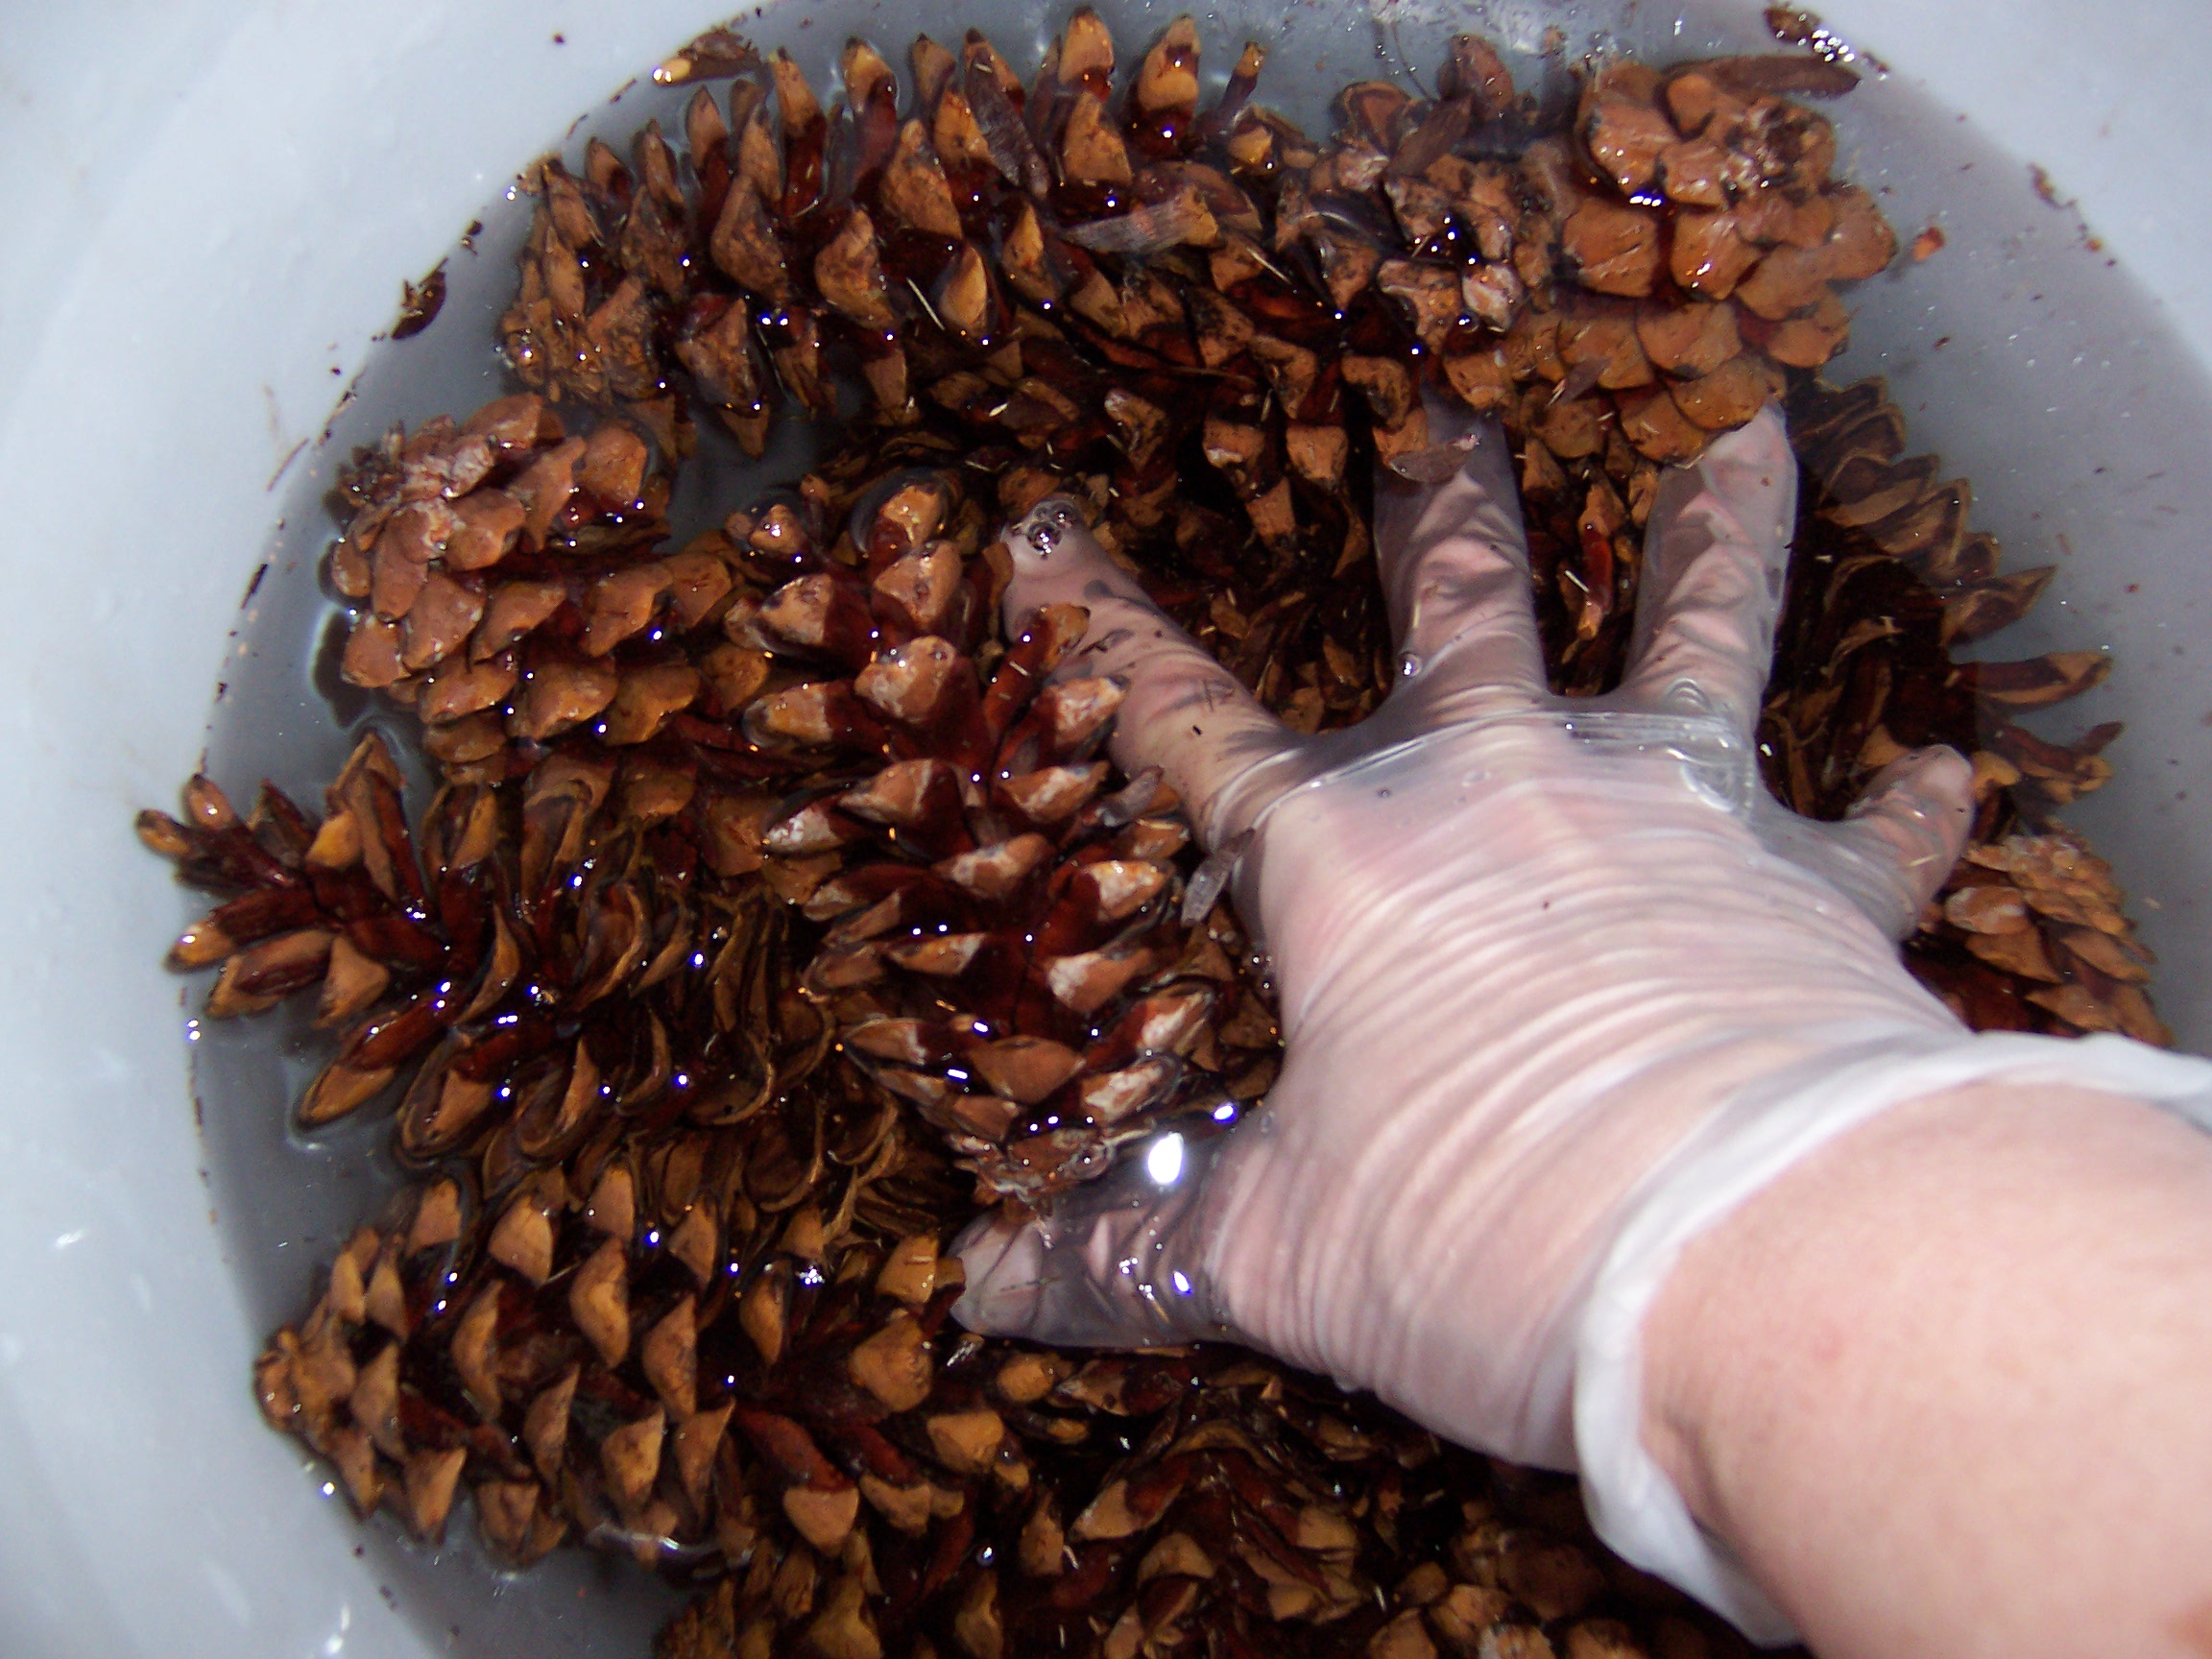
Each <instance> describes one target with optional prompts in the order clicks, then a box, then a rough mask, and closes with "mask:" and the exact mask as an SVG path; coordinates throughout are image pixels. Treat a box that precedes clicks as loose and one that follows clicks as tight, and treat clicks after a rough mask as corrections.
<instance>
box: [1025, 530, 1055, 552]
mask: <svg viewBox="0 0 2212 1659" xmlns="http://www.w3.org/2000/svg"><path fill="white" fill-rule="evenodd" d="M1059 544H1060V532H1059V531H1058V530H1057V529H1055V528H1054V527H1053V526H1051V525H1049V524H1032V525H1030V526H1029V545H1030V546H1032V547H1034V548H1036V549H1037V551H1038V552H1040V553H1049V552H1051V551H1052V549H1053V548H1055V547H1057V546H1058V545H1059Z"/></svg>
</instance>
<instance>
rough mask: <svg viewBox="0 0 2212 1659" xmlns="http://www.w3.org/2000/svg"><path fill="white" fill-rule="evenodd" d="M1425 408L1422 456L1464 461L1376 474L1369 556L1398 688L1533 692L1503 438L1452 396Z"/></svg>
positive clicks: (1539, 677)
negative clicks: (1425, 475)
mask: <svg viewBox="0 0 2212 1659" xmlns="http://www.w3.org/2000/svg"><path fill="white" fill-rule="evenodd" d="M1427 410H1428V416H1429V431H1430V435H1431V437H1432V438H1434V439H1436V440H1437V443H1436V444H1435V445H1433V446H1432V447H1431V449H1430V450H1428V451H1427V452H1426V453H1425V455H1424V457H1423V459H1424V460H1429V461H1431V462H1433V463H1435V464H1436V465H1437V467H1438V469H1442V468H1445V467H1452V460H1453V457H1454V454H1455V451H1456V452H1457V453H1458V454H1460V455H1461V456H1463V459H1460V460H1459V462H1458V465H1457V466H1456V467H1455V468H1453V469H1452V470H1450V471H1449V472H1448V473H1446V474H1445V475H1444V476H1443V477H1441V478H1439V479H1435V480H1433V481H1431V482H1428V483H1419V482H1415V481H1414V480H1412V479H1409V478H1407V477H1404V476H1402V475H1401V474H1399V473H1398V472H1396V471H1393V470H1391V469H1387V468H1382V467H1378V468H1377V469H1376V473H1375V560H1376V566H1377V570H1378V573H1379V574H1380V575H1381V577H1382V581H1383V600H1384V602H1385V604H1386V605H1387V607H1388V610H1389V617H1390V636H1391V637H1392V638H1393V639H1395V640H1396V641H1397V645H1398V665H1399V670H1400V678H1399V680H1398V681H1397V683H1396V693H1397V694H1399V695H1404V694H1406V693H1407V692H1409V691H1413V690H1415V689H1416V688H1419V689H1420V690H1422V691H1427V692H1430V693H1431V694H1433V688H1434V687H1437V686H1439V685H1450V686H1451V687H1453V688H1455V689H1458V688H1466V687H1475V686H1497V687H1502V688H1504V689H1507V690H1510V691H1513V692H1517V693H1519V694H1520V695H1521V697H1522V698H1524V699H1527V700H1533V699H1535V698H1538V697H1541V696H1542V695H1543V694H1544V692H1545V688H1546V686H1545V677H1544V655H1543V651H1542V649H1541V647H1540V646H1539V645H1538V643H1537V638H1536V618H1535V613H1534V609H1533V607H1532V605H1531V603H1530V593H1529V576H1528V537H1527V531H1526V530H1525V529H1524V528H1523V526H1522V522H1521V495H1520V492H1519V490H1518V489H1517V488H1516V486H1515V482H1514V476H1513V456H1512V452H1511V451H1510V450H1509V449H1508V448H1507V447H1506V444H1505V434H1504V432H1503V429H1502V428H1501V427H1500V426H1499V424H1498V422H1497V421H1491V420H1481V419H1479V418H1478V417H1477V416H1476V415H1475V414H1474V413H1473V412H1472V411H1470V410H1469V409H1467V408H1466V406H1465V405H1463V404H1461V403H1459V402H1458V401H1457V400H1456V399H1453V400H1451V401H1449V402H1447V401H1446V400H1445V399H1443V398H1440V397H1429V398H1428V399H1427ZM1462 445H1464V446H1465V447H1463V448H1462V447H1460V446H1462Z"/></svg>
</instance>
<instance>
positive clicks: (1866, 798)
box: [1752, 746, 1974, 939]
mask: <svg viewBox="0 0 2212 1659" xmlns="http://www.w3.org/2000/svg"><path fill="white" fill-rule="evenodd" d="M1760 799H1761V801H1762V803H1764V805H1761V806H1760V807H1759V808H1758V809H1757V810H1756V811H1755V812H1754V815H1753V818H1752V828H1753V829H1755V830H1756V831H1757V833H1758V835H1759V839H1760V840H1761V841H1762V842H1763V843H1764V844H1765V845H1766V846H1767V850H1768V851H1769V852H1773V853H1778V854H1781V855H1782V856H1783V857H1785V858H1788V859H1789V860H1790V861H1791V863H1793V864H1795V865H1797V866H1798V867H1799V868H1800V869H1804V870H1810V871H1812V872H1813V873H1814V874H1815V875H1816V876H1819V877H1822V878H1825V879H1826V880H1827V881H1828V882H1829V883H1830V884H1831V885H1833V886H1835V887H1836V888H1838V889H1839V891H1840V892H1842V894H1843V895H1844V896H1845V897H1846V898H1848V899H1849V900H1850V901H1851V902H1852V903H1854V904H1856V905H1857V906H1858V907H1859V908H1860V909H1861V910H1862V911H1863V912H1864V913H1865V915H1866V918H1867V920H1869V921H1870V922H1872V923H1873V924H1874V925H1875V926H1877V927H1879V928H1881V929H1882V930H1883V932H1885V933H1886V934H1887V935H1888V936H1889V937H1890V938H1892V939H1902V938H1904V937H1905V936H1906V935H1907V934H1908V933H1910V932H1911V931H1912V927H1913V925H1914V923H1916V922H1917V921H1918V919H1919V916H1920V911H1921V908H1922V906H1924V905H1925V904H1926V903H1927V902H1928V901H1929V900H1931V899H1933V898H1934V897H1935V896H1936V889H1937V888H1938V887H1940V886H1942V885H1943V879H1944V878H1945V877H1947V876H1949V875H1950V874H1951V867H1952V866H1953V865H1955V864H1956V863H1958V862H1959V854H1960V853H1962V852H1964V851H1965V848H1966V837H1967V834H1968V832H1969V831H1970V830H1971V829H1973V827H1974V768H1973V767H1972V766H1971V765H1970V764H1969V763H1968V762H1967V760H1966V757H1964V756H1962V755H1960V753H1959V751H1958V750H1956V749H1949V748H1944V747H1941V746H1937V747H1935V748H1931V749H1917V750H1914V751H1913V752H1912V753H1911V754H1910V755H1902V756H1899V757H1897V758H1896V759H1895V760H1892V761H1891V762H1890V763H1889V764H1888V765H1887V766H1885V767H1884V768H1883V769H1882V770H1881V771H1879V772H1877V773H1876V774H1875V775H1874V777H1873V779H1872V780H1871V781H1869V782H1868V784H1867V786H1866V790H1865V793H1863V795H1861V796H1860V797H1859V799H1858V800H1857V801H1856V802H1854V803H1853V804H1852V806H1851V810H1850V813H1849V814H1848V815H1847V816H1846V817H1845V818H1844V819H1843V821H1842V822H1841V823H1839V824H1821V823H1816V822H1815V821H1814V820H1812V819H1810V818H1800V817H1799V816H1798V815H1797V814H1796V813H1794V812H1791V811H1790V810H1789V809H1788V808H1787V807H1784V806H1782V805H1779V804H1778V803H1776V802H1774V801H1772V800H1771V799H1770V798H1768V797H1767V796H1765V795H1762V796H1761V798H1760Z"/></svg>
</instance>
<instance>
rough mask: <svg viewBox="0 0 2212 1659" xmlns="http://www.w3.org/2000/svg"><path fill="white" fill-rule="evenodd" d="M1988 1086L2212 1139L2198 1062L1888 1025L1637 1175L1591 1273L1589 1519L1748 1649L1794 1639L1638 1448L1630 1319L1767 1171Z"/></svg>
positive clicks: (2063, 1042) (2209, 1082)
mask: <svg viewBox="0 0 2212 1659" xmlns="http://www.w3.org/2000/svg"><path fill="white" fill-rule="evenodd" d="M1993 1077H2004V1078H2006V1079H2008V1080H2009V1081H2012V1082H2016V1083H2020V1084H2023V1085H2030V1086H2032V1085H2036V1084H2051V1083H2062V1084H2072V1085H2075V1086H2077V1087H2080V1088H2087V1089H2096V1090H2100V1091H2104V1092H2105V1093H2109V1094H2125V1095H2128V1096H2129V1097H2131V1098H2133V1099H2137V1100H2143V1101H2148V1102H2150V1103H2152V1104H2154V1105H2160V1106H2164V1107H2166V1108H2167V1109H2168V1110H2170V1111H2173V1112H2175V1113H2176V1115H2178V1116H2180V1117H2182V1118H2186V1119H2187V1120H2189V1121H2190V1122H2192V1123H2194V1124H2196V1125H2197V1126H2198V1127H2199V1128H2200V1129H2205V1130H2212V1063H2207V1062H2206V1061H2203V1060H2200V1059H2196V1058H2194V1057H2191V1056H2186V1055H2176V1054H2168V1053H2165V1052H2162V1051H2161V1050H2159V1049H2156V1048H2152V1047H2148V1046H2145V1045H2143V1044H2140V1043H2136V1042H2132V1041H2130V1040H2129V1039H2128V1038H2124V1037H2113V1036H2095V1037H2087V1038H2082V1039H2080V1040H2072V1039H2065V1038H2056V1037H2028V1036H2019V1035H2011V1034H1991V1035H1984V1036H1945V1035H1942V1034H1938V1033H1932V1032H1929V1031H1926V1030H1924V1029H1923V1030H1899V1031H1896V1032H1893V1033H1889V1034H1887V1035H1884V1036H1881V1037H1878V1038H1873V1039H1870V1040H1867V1041H1863V1042H1861V1043H1858V1044H1855V1045H1853V1046H1848V1047H1845V1048H1842V1049H1840V1050H1836V1051H1831V1052H1829V1053H1826V1054H1823V1055H1822V1056H1820V1057H1819V1058H1818V1059H1816V1060H1813V1061H1809V1062H1806V1063H1803V1064H1801V1065H1798V1066H1794V1067H1791V1068H1790V1069H1789V1070H1785V1071H1783V1072H1781V1073H1779V1074H1777V1075H1775V1076H1772V1077H1768V1078H1766V1079H1763V1080H1762V1081H1761V1082H1760V1083H1759V1084H1757V1085H1755V1086H1753V1087H1751V1088H1748V1089H1744V1090H1741V1091H1739V1092H1738V1093H1737V1094H1735V1096H1734V1097H1733V1098H1731V1099H1730V1100H1729V1101H1727V1103H1726V1104H1725V1105H1723V1106H1722V1108H1721V1109H1720V1110H1719V1112H1718V1113H1716V1114H1715V1115H1714V1117H1713V1118H1711V1119H1710V1120H1708V1121H1707V1122H1706V1123H1705V1124H1704V1125H1703V1126H1702V1127H1701V1128H1699V1129H1698V1130H1697V1131H1696V1133H1695V1134H1694V1135H1692V1136H1691V1137H1690V1138H1689V1140H1687V1141H1686V1142H1683V1144H1682V1145H1681V1146H1680V1147H1678V1148H1677V1149H1676V1150H1675V1151H1674V1152H1673V1153H1672V1154H1671V1155H1670V1157H1669V1158H1668V1159H1667V1161H1666V1162H1665V1163H1664V1164H1662V1165H1661V1166H1659V1167H1658V1168H1657V1169H1655V1170H1653V1171H1652V1173H1651V1174H1650V1176H1648V1177H1647V1179H1646V1181H1645V1182H1644V1184H1643V1186H1642V1188H1641V1190H1639V1191H1638V1192H1637V1193H1636V1194H1635V1195H1634V1196H1633V1197H1632V1198H1631V1199H1630V1201H1629V1203H1628V1205H1627V1207H1626V1214H1625V1219H1624V1220H1623V1223H1622V1225H1621V1227H1620V1230H1619V1231H1618V1232H1617V1233H1616V1234H1615V1235H1614V1238H1613V1243H1612V1247H1611V1249H1610V1250H1609V1251H1608V1252H1607V1254H1606V1256H1605V1259H1604V1262H1603V1265H1602V1266H1600V1267H1599V1272H1598V1277H1597V1280H1596V1282H1595V1283H1594V1284H1593V1286H1592V1287H1591V1291H1590V1296H1589V1300H1588V1301H1587V1303H1586V1304H1585V1305H1584V1308H1583V1310H1582V1313H1581V1316H1580V1319H1579V1322H1578V1325H1577V1329H1576V1334H1575V1383H1574V1417H1575V1458H1576V1462H1577V1464H1578V1466H1579V1468H1580V1470H1581V1476H1582V1493H1583V1502H1584V1503H1586V1504H1587V1505H1588V1508H1589V1511H1590V1519H1591V1523H1592V1525H1593V1526H1594V1527H1595V1528H1596V1529H1597V1532H1598V1536H1599V1537H1600V1538H1601V1539H1603V1540H1604V1541H1605V1543H1606V1544H1607V1545H1608V1546H1609V1547H1611V1548H1612V1549H1613V1550H1614V1551H1616V1552H1617V1553H1619V1554H1620V1555H1621V1556H1622V1557H1623V1559H1625V1560H1627V1561H1628V1562H1630V1563H1632V1564H1633V1565H1635V1566H1637V1567H1640V1568H1642V1569H1644V1571H1646V1572H1647V1573H1651V1574H1654V1575H1657V1576H1659V1577H1661V1578H1664V1579H1666V1580H1667V1581H1668V1582H1670V1583H1671V1584H1674V1585H1676V1586H1677V1587H1679V1588H1680V1589H1683V1590H1686V1591H1688V1592H1689V1593H1690V1594H1691V1595H1693V1596H1695V1598H1697V1599H1698V1600H1700V1601H1702V1602H1704V1603H1705V1604H1706V1605H1707V1606H1708V1607H1711V1608H1712V1609H1714V1610H1715V1611H1716V1612H1718V1613H1719V1614H1721V1615H1722V1616H1723V1617H1724V1618H1726V1619H1728V1620H1729V1621H1730V1622H1731V1623H1734V1624H1735V1625H1736V1626H1737V1628H1739V1629H1740V1630H1742V1631H1743V1634H1744V1635H1745V1636H1747V1637H1749V1638H1750V1639H1751V1640H1752V1641H1754V1642H1757V1643H1760V1644H1763V1645H1778V1644H1781V1643H1785V1642H1789V1641H1791V1640H1793V1639H1794V1638H1795V1634H1796V1633H1795V1631H1794V1630H1793V1629H1792V1627H1791V1623H1790V1620H1789V1619H1788V1617H1787V1616H1786V1615H1785V1614H1784V1613H1783V1612H1782V1610H1781V1609H1780V1608H1778V1607H1777V1606H1775V1605H1774V1603H1773V1601H1772V1600H1771V1599H1768V1598H1767V1595H1766V1594H1765V1593H1764V1592H1763V1591H1762V1590H1761V1589H1760V1588H1759V1587H1758V1586H1757V1585H1756V1584H1755V1583H1753V1582H1752V1580H1751V1578H1750V1575H1748V1574H1747V1573H1745V1571H1744V1570H1743V1566H1742V1564H1741V1563H1739V1562H1738V1561H1737V1560H1735V1559H1734V1557H1733V1556H1732V1555H1731V1554H1730V1553H1729V1551H1728V1550H1727V1549H1726V1547H1725V1546H1724V1545H1723V1544H1722V1543H1721V1542H1720V1541H1719V1540H1718V1539H1716V1538H1714V1537H1713V1536H1711V1535H1710V1534H1708V1533H1707V1532H1706V1531H1705V1530H1704V1529H1703V1528H1702V1527H1699V1526H1698V1525H1697V1523H1696V1521H1695V1519H1694V1518H1693V1517H1692V1516H1691V1514H1690V1511H1689V1508H1688V1506H1687V1505H1686V1504H1685V1503H1683V1502H1682V1496H1681V1494H1680V1493H1679V1492H1677V1491H1676V1490H1675V1488H1674V1485H1673V1482H1671V1480H1669V1479H1668V1478H1667V1477H1666V1475H1665V1474H1664V1473H1662V1472H1661V1470H1660V1468H1659V1465H1658V1464H1657V1463H1656V1462H1654V1461H1653V1460H1652V1458H1651V1455H1650V1454H1649V1453H1647V1451H1646V1450H1645V1449H1644V1443H1643V1436H1642V1427H1643V1349H1642V1333H1643V1328H1644V1320H1645V1316H1646V1314H1647V1313H1648V1312H1649V1311H1650V1308H1651V1304H1652V1302H1653V1301H1654V1300H1655V1299H1656V1297H1657V1296H1658V1293H1659V1287H1660V1286H1661V1285H1662V1284H1664V1283H1665V1281H1666V1279H1667V1276H1668V1274H1669V1273H1670V1272H1671V1271H1672V1269H1673V1267H1674V1263H1675V1262H1677V1261H1678V1260H1679V1259H1680V1257H1681V1254H1682V1250H1683V1247H1684V1246H1685V1245H1687V1244H1688V1243H1689V1242H1690V1241H1691V1239H1693V1238H1696V1237H1697V1236H1698V1235H1699V1234H1701V1233H1703V1232H1705V1231H1706V1230H1707V1229H1708V1228H1710V1227H1712V1226H1714V1225H1715V1224H1717V1223H1718V1222H1719V1221H1720V1220H1721V1219H1723V1218H1724V1217H1725V1216H1726V1215H1728V1214H1730V1213H1731V1212H1732V1211H1734V1210H1735V1209H1736V1207H1737V1206H1738V1205H1740V1204H1742V1203H1743V1201H1744V1200H1745V1199H1746V1198H1749V1197H1750V1196H1751V1195H1752V1194H1753V1193H1755V1192H1757V1191H1758V1190H1760V1189H1762V1188H1764V1187H1766V1186H1767V1184H1768V1183H1769V1182H1771V1181H1773V1180H1774V1179H1775V1178H1776V1177H1777V1176H1779V1175H1781V1174H1783V1173H1784V1172H1785V1171H1787V1170H1788V1169H1790V1168H1791V1167H1793V1166H1795V1165H1796V1164H1797V1163H1799V1162H1800V1161H1801V1160H1803V1159H1804V1158H1806V1157H1807V1156H1809V1155H1810V1154H1811V1153H1813V1152H1814V1151H1815V1150H1817V1149H1818V1148H1819V1147H1821V1146H1823V1145H1825V1144H1827V1142H1830V1141H1832V1140H1834V1139H1836V1138H1837V1137H1838V1136H1839V1135H1841V1134H1843V1133H1845V1132H1846V1131H1848V1130H1850V1129H1853V1128H1856V1127H1857V1126H1858V1125H1859V1124H1861V1123H1863V1122H1865V1121H1866V1120H1868V1119H1869V1118H1873V1117H1874V1116H1875V1115H1876V1114H1877V1113H1880V1112H1883V1111H1885V1110H1887V1108H1889V1107H1891V1106H1896V1105H1900V1104H1902V1103H1903V1102H1905V1101H1908V1100H1913V1099H1918V1098H1921V1097H1922V1096H1925V1095H1929V1094H1938V1093H1941V1092H1944V1091H1946V1090H1950V1089H1955V1088H1959V1087H1961V1086H1964V1085H1966V1084H1971V1083H1978V1082H1983V1081H1985V1080H1987V1079H1989V1078H1993Z"/></svg>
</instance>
